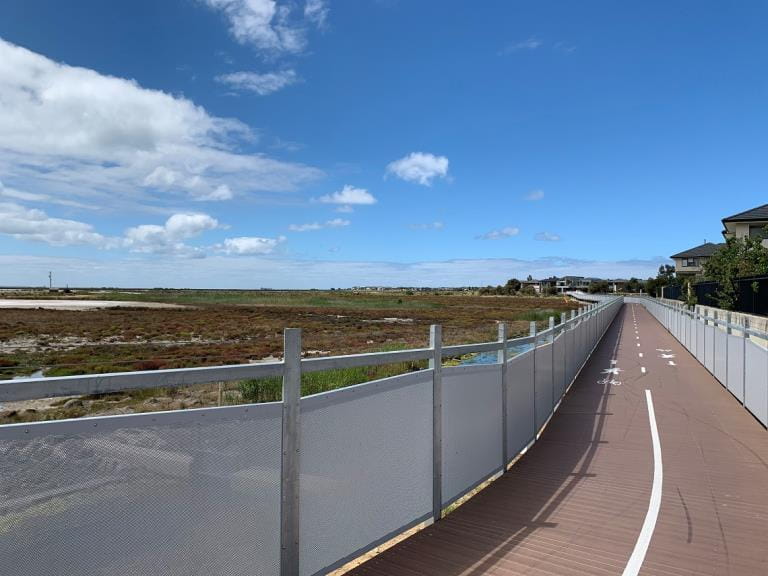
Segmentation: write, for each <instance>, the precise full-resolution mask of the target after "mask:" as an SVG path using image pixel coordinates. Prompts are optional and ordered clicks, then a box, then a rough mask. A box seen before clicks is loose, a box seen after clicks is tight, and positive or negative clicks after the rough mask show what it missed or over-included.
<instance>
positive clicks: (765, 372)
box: [744, 342, 768, 426]
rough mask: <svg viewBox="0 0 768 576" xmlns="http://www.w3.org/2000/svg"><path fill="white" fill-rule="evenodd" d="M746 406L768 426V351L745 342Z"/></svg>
mask: <svg viewBox="0 0 768 576" xmlns="http://www.w3.org/2000/svg"><path fill="white" fill-rule="evenodd" d="M744 345H745V346H746V350H745V351H744V353H745V356H744V357H745V366H746V373H745V375H744V406H746V408H747V409H748V410H749V411H750V412H752V414H754V415H755V417H756V418H757V419H758V420H760V422H762V423H763V425H764V426H768V351H766V350H765V348H762V347H760V346H758V345H757V344H754V343H752V342H745V343H744Z"/></svg>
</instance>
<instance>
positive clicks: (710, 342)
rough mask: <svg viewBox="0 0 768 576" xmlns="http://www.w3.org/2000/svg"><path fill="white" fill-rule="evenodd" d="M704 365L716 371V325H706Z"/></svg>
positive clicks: (713, 371) (712, 371)
mask: <svg viewBox="0 0 768 576" xmlns="http://www.w3.org/2000/svg"><path fill="white" fill-rule="evenodd" d="M704 350H705V352H704V367H705V368H706V369H707V370H709V371H710V372H711V373H712V374H714V373H715V327H714V326H709V325H707V326H704Z"/></svg>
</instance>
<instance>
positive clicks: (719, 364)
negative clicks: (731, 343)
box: [714, 329, 728, 386]
mask: <svg viewBox="0 0 768 576" xmlns="http://www.w3.org/2000/svg"><path fill="white" fill-rule="evenodd" d="M727 346H728V335H727V334H726V333H725V331H723V330H719V329H716V330H715V372H714V374H715V378H717V379H718V380H719V381H720V383H721V384H722V385H723V386H725V384H726V382H727V381H728V375H727V374H726V367H727V364H728V350H727V349H726V347H727Z"/></svg>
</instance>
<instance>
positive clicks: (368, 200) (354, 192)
mask: <svg viewBox="0 0 768 576" xmlns="http://www.w3.org/2000/svg"><path fill="white" fill-rule="evenodd" d="M318 201H319V202H322V203H323V204H342V205H345V206H352V205H361V206H364V205H370V204H376V198H375V197H374V196H373V194H371V193H370V192H368V190H366V189H365V188H355V187H354V186H350V185H346V186H344V188H342V189H341V190H339V191H338V192H334V193H333V194H326V195H325V196H320V198H319V199H318Z"/></svg>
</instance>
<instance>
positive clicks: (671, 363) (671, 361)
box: [669, 360, 677, 366]
mask: <svg viewBox="0 0 768 576" xmlns="http://www.w3.org/2000/svg"><path fill="white" fill-rule="evenodd" d="M669 365H670V366H677V364H675V363H674V361H673V360H670V361H669Z"/></svg>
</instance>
